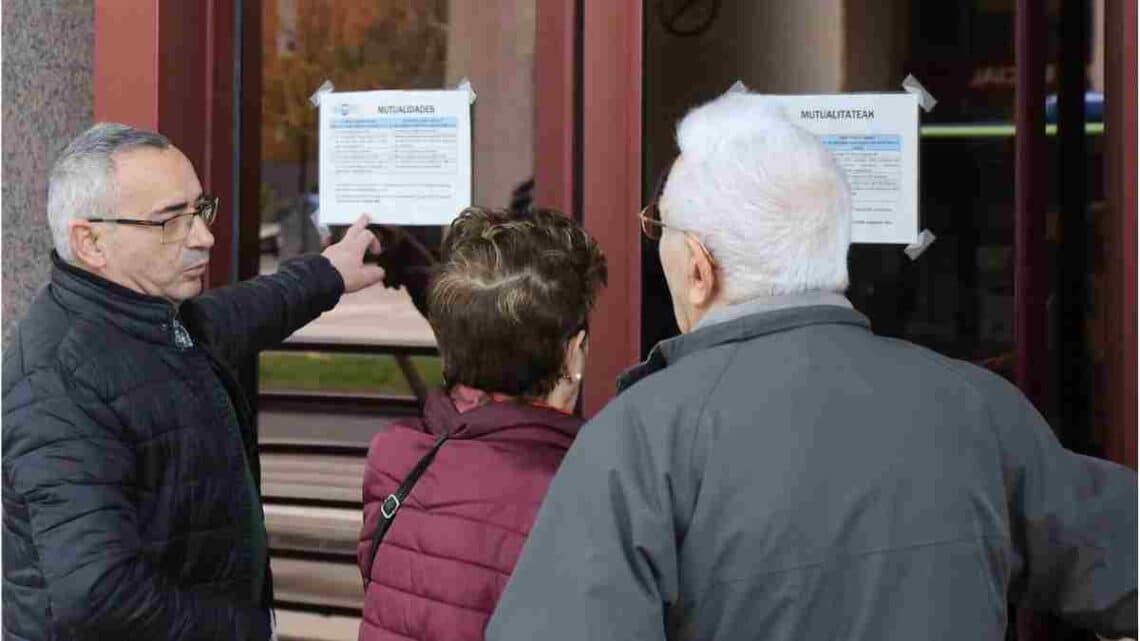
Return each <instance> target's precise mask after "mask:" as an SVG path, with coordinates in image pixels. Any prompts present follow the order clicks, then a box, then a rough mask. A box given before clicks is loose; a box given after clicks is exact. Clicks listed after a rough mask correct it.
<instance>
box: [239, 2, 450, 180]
mask: <svg viewBox="0 0 1140 641" xmlns="http://www.w3.org/2000/svg"><path fill="white" fill-rule="evenodd" d="M447 4H448V2H447V0H267V1H266V3H265V5H264V6H265V16H264V18H265V19H264V20H263V25H264V28H263V33H262V45H263V47H262V51H263V55H264V62H263V68H262V73H263V75H262V82H263V86H264V93H263V97H262V136H261V139H262V141H263V142H262V159H263V160H277V161H286V162H296V163H297V165H298V176H297V188H298V190H299V191H300V193H302V194H303V193H305V192H307V191H309V190H310V187H311V185H310V184H309V182H310V180H311V179H310V177H309V176H308V175H307V166H308V164H309V162H310V159H311V158H315V155H316V152H317V137H318V131H317V110H316V109H313V107H312V105H311V104H310V103H309V96H310V95H311V94H312V93H313V91H315V90H316V88H317V87H318V86H320V84H321V83H322V82H324V81H325V80H326V79H327V80H331V81H332V82H333V84H334V85H335V86H336V90H337V91H356V90H365V89H415V88H438V87H440V86H441V85H442V83H443V80H444V71H445V65H446V54H447V52H446V47H447Z"/></svg>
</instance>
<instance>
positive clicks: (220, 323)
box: [180, 254, 344, 367]
mask: <svg viewBox="0 0 1140 641" xmlns="http://www.w3.org/2000/svg"><path fill="white" fill-rule="evenodd" d="M343 293H344V280H342V279H341V277H340V274H339V273H338V272H337V271H336V269H335V268H334V267H333V266H332V263H330V262H329V261H328V259H327V258H325V257H324V256H320V255H317V254H311V255H306V256H299V257H297V258H295V259H293V260H289V261H286V262H285V263H282V265H281V267H280V268H279V269H278V271H277V273H275V274H271V275H267V276H258V277H257V278H251V279H250V280H247V281H245V282H242V283H238V284H237V285H231V286H229V287H221V288H218V289H213V290H210V291H208V292H206V293H205V294H202V295H201V296H198V297H196V298H194V299H192V300H190V301H188V302H187V303H186V304H184V305H183V306H182V309H181V310H180V313H181V315H182V319H183V320H184V321H185V322H186V324H187V326H189V327H190V330H191V331H192V332H193V333H194V334H195V335H196V336H199V337H201V338H204V339H205V340H206V341H207V342H208V343H209V344H210V345H211V346H212V348H213V349H212V351H213V352H214V353H215V354H216V355H217V356H218V357H219V358H221V359H222V360H224V361H225V362H226V363H227V364H228V365H230V366H231V367H238V366H239V365H240V364H242V363H244V362H245V361H246V360H247V359H249V358H251V357H253V356H255V355H256V354H257V352H259V351H261V350H263V349H265V348H267V347H271V346H273V345H276V344H277V343H280V342H281V341H283V340H285V339H286V338H288V337H289V335H290V334H292V333H293V332H295V331H297V330H298V329H300V328H302V327H304V326H305V325H307V324H308V323H309V322H310V321H312V320H313V319H315V318H316V317H317V316H320V315H321V314H322V313H323V312H325V311H327V310H329V309H332V308H333V306H335V305H336V304H337V301H339V300H340V297H341V294H343Z"/></svg>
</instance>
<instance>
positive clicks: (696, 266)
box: [685, 234, 720, 310]
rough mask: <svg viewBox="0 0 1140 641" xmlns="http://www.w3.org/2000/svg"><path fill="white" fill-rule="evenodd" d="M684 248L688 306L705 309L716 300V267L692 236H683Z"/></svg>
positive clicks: (717, 288) (718, 284) (717, 287)
mask: <svg viewBox="0 0 1140 641" xmlns="http://www.w3.org/2000/svg"><path fill="white" fill-rule="evenodd" d="M685 246H686V248H687V249H688V250H689V257H688V265H687V269H686V270H685V278H686V279H687V280H688V281H689V287H688V297H689V304H690V305H692V306H693V308H694V309H702V310H703V309H705V308H707V307H709V306H710V305H711V304H712V303H713V301H714V300H716V297H717V294H718V290H719V286H720V283H719V282H718V280H717V277H718V274H717V271H716V265H714V264H713V262H712V261H711V260H710V259H709V255H708V254H707V253H706V252H705V250H704V249H703V248H702V247H701V242H700V241H699V240H697V239H696V238H695V237H694V236H691V235H689V234H685Z"/></svg>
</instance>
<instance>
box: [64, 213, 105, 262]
mask: <svg viewBox="0 0 1140 641" xmlns="http://www.w3.org/2000/svg"><path fill="white" fill-rule="evenodd" d="M108 233H109V232H108V231H106V230H103V229H99V228H98V227H96V225H95V223H92V222H91V221H89V220H85V219H83V218H76V219H74V220H72V221H71V222H70V223H68V225H67V237H68V240H69V241H70V243H71V255H72V257H73V258H74V259H75V260H76V262H78V263H80V264H82V265H84V266H85V267H88V268H92V269H102V268H103V267H106V266H107V252H106V249H107V240H106V235H107V234H108Z"/></svg>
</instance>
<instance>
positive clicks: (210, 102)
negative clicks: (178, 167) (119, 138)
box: [94, 0, 260, 286]
mask: <svg viewBox="0 0 1140 641" xmlns="http://www.w3.org/2000/svg"><path fill="white" fill-rule="evenodd" d="M247 4H252V5H255V7H260V4H259V3H257V2H250V3H247ZM235 25H236V19H235V5H234V2H233V0H202V1H201V2H184V1H182V0H134V1H132V2H122V1H121V0H96V3H95V74H94V75H95V118H96V120H100V121H113V122H122V123H125V124H129V125H134V126H136V127H143V128H146V129H152V130H155V131H158V132H160V133H162V134H164V135H165V136H167V137H168V138H170V140H171V141H172V142H173V143H174V145H175V146H177V147H178V148H179V149H181V150H182V152H183V153H185V154H186V156H187V158H189V159H190V162H192V163H193V164H194V168H195V169H196V170H197V172H198V177H199V179H200V180H201V181H202V188H203V189H204V190H205V191H206V192H209V193H212V194H215V195H217V196H218V197H219V198H221V205H222V206H221V210H220V211H219V214H218V219H217V220H216V221H215V223H214V230H213V231H214V237H215V245H214V250H213V252H212V257H211V261H210V268H209V270H208V272H207V275H206V281H207V284H208V285H209V286H218V285H223V284H227V283H229V282H231V281H232V280H233V279H234V278H235V275H236V272H235V268H236V256H235V252H234V240H235V238H234V236H235V234H234V212H235V211H236V209H235V204H236V197H237V194H235V185H236V183H237V181H235V180H234V142H235V141H234V136H233V132H234V121H235V120H234V119H235V117H236V115H235V113H234V111H235V110H234V103H235V101H234V95H235V94H234V91H235V89H234V77H235V76H234V74H235V69H236V65H235V63H234V61H235V43H236V38H235ZM254 153H257V151H256V150H254ZM254 188H256V185H255V186H254Z"/></svg>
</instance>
